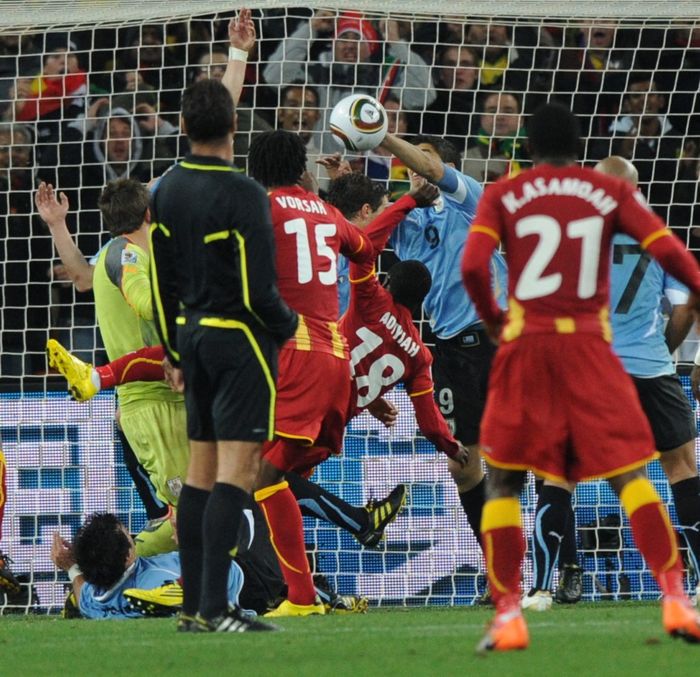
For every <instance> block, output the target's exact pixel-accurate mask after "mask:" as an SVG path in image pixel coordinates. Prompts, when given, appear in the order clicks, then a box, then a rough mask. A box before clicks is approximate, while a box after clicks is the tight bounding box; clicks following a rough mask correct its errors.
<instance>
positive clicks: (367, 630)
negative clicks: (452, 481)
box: [0, 602, 700, 677]
mask: <svg viewBox="0 0 700 677" xmlns="http://www.w3.org/2000/svg"><path fill="white" fill-rule="evenodd" d="M491 614H492V612H491V611H490V610H486V609H478V608H469V607H467V608H451V609H442V608H427V609H426V608H420V609H416V608H413V609H389V610H378V609H372V610H370V612H369V613H368V614H366V615H346V616H337V615H336V616H326V617H312V618H292V619H283V620H282V621H278V622H277V624H278V625H279V626H281V627H282V628H283V630H284V631H283V632H279V633H269V634H268V633H264V634H253V633H250V634H244V635H213V634H212V635H189V634H187V635H182V634H177V633H176V632H175V627H174V621H173V620H170V619H144V620H133V621H86V620H77V621H66V620H63V619H60V618H55V617H42V616H32V617H19V616H14V617H13V616H4V617H0V674H2V675H59V676H68V675H91V676H92V675H129V676H130V677H135V676H137V675H187V676H188V677H193V676H195V675H209V674H211V675H236V676H241V677H242V676H248V675H251V676H252V675H271V676H275V677H276V676H278V675H296V676H306V675H309V676H316V677H319V676H322V675H332V676H333V677H341V676H344V675H353V676H356V677H365V676H367V675H386V676H390V675H401V676H404V675H406V676H408V675H410V676H413V675H435V676H436V677H437V676H439V677H442V676H444V675H477V676H478V677H488V675H498V676H499V677H511V676H517V677H521V676H523V677H525V676H527V675H537V676H538V677H547V676H548V675H564V676H566V675H596V676H597V677H599V676H606V675H615V676H616V677H624V676H626V675H634V676H635V677H645V676H646V675H666V676H668V675H673V674H677V675H692V674H698V665H700V645H696V646H692V645H689V644H686V643H684V642H682V641H680V640H673V639H671V638H669V637H666V636H665V635H664V633H663V631H662V629H661V622H660V616H661V614H660V609H659V607H658V605H656V604H644V603H622V602H619V603H598V604H580V605H577V606H575V607H555V608H554V609H553V610H552V611H550V612H548V613H540V614H537V613H528V615H527V619H528V623H529V626H530V634H531V645H530V648H529V649H528V650H527V651H524V652H514V653H508V654H490V655H488V656H486V657H479V656H476V655H475V654H474V646H475V644H476V642H477V641H478V640H479V639H480V637H481V634H482V630H483V628H484V624H485V623H486V621H487V620H488V619H489V618H490V617H491Z"/></svg>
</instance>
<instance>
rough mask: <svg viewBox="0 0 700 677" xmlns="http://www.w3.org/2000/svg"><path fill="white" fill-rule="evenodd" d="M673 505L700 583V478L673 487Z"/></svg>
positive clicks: (677, 483)
mask: <svg viewBox="0 0 700 677" xmlns="http://www.w3.org/2000/svg"><path fill="white" fill-rule="evenodd" d="M671 492H672V493H673V503H674V504H675V506H676V514H677V515H678V521H679V522H680V523H681V530H682V532H683V538H685V542H686V543H687V544H688V554H689V555H690V561H691V563H692V565H693V568H694V569H695V576H696V578H697V579H698V580H697V582H698V583H700V569H699V568H698V567H699V566H700V478H698V477H690V478H689V479H687V480H681V481H680V482H676V483H675V484H672V485H671Z"/></svg>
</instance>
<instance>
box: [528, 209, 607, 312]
mask: <svg viewBox="0 0 700 677" xmlns="http://www.w3.org/2000/svg"><path fill="white" fill-rule="evenodd" d="M603 224H604V221H603V217H602V216H588V217H586V218H585V219H576V220H574V221H569V223H567V224H566V227H565V230H566V237H568V238H569V239H571V240H581V262H580V266H579V273H578V288H577V294H578V297H579V298H580V299H589V298H591V297H592V296H593V295H594V294H595V292H596V289H597V286H598V266H599V264H600V241H601V235H602V233H603ZM562 230H563V229H562V226H561V225H560V224H559V221H557V220H556V219H555V218H553V217H551V216H547V215H546V214H535V215H533V216H526V217H525V218H522V219H520V220H519V221H518V222H517V223H516V224H515V234H516V235H517V236H518V237H519V238H524V237H527V236H528V235H537V236H538V238H539V240H538V241H537V245H536V246H535V250H534V251H533V252H532V255H531V256H530V259H529V261H528V262H527V263H526V264H525V267H524V268H523V272H522V273H521V275H520V279H519V280H518V284H517V285H516V287H515V296H516V298H518V299H520V300H521V301H527V300H529V299H538V298H541V297H543V296H549V295H550V294H553V293H554V292H555V291H557V289H559V287H561V283H562V280H563V276H562V274H561V273H550V274H548V275H545V274H544V271H545V270H546V269H547V267H548V266H549V264H550V263H551V262H552V259H553V258H554V256H555V254H556V253H557V250H558V249H559V244H560V243H561V238H562Z"/></svg>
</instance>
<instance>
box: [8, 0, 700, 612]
mask: <svg viewBox="0 0 700 677" xmlns="http://www.w3.org/2000/svg"><path fill="white" fill-rule="evenodd" d="M2 4H3V7H2V12H0V228H1V229H2V232H1V233H0V243H1V246H2V255H1V256H0V271H1V272H0V280H1V283H2V303H1V304H0V306H1V308H0V339H1V341H2V354H1V356H0V360H1V362H0V387H1V391H0V426H1V433H2V440H3V448H4V452H5V456H6V458H7V465H8V470H7V496H6V505H5V516H4V522H3V523H2V540H0V549H1V550H2V551H3V552H5V553H6V554H9V555H10V556H11V557H12V558H13V560H14V563H13V565H12V569H13V571H15V572H16V573H17V574H19V575H21V576H24V580H25V581H27V582H29V583H31V584H32V585H33V586H34V587H35V589H36V592H37V595H38V598H37V599H38V601H37V602H36V604H34V603H33V602H31V600H29V602H28V603H27V604H25V605H24V607H22V605H19V608H26V607H28V606H33V605H34V606H38V608H41V609H43V610H46V609H55V608H56V607H58V606H60V605H61V603H62V597H63V582H64V577H63V576H62V575H58V574H57V573H56V571H55V570H54V568H53V566H52V565H51V562H50V558H49V550H50V537H51V534H52V532H53V531H55V530H56V529H59V530H60V531H61V532H62V533H64V535H66V536H70V535H71V534H72V532H73V531H74V530H75V528H76V527H77V526H78V525H79V524H80V523H81V521H82V520H83V519H84V517H85V516H86V515H87V514H89V513H90V512H92V511H94V510H98V509H99V510H113V511H115V512H117V513H118V514H119V515H120V516H121V517H122V518H123V519H124V520H125V522H126V523H127V524H128V525H129V527H130V528H131V529H132V530H134V531H135V530H138V529H139V528H140V527H141V526H142V525H143V523H144V521H145V513H144V511H143V508H142V505H141V503H140V501H139V498H138V495H137V493H136V492H135V490H134V489H133V486H132V483H131V480H130V478H129V475H128V473H127V471H126V469H125V467H124V464H123V460H122V455H121V448H120V445H119V444H118V442H117V441H116V438H115V429H114V409H115V402H114V397H113V394H112V393H104V394H102V395H100V396H99V397H98V398H96V399H95V400H94V401H93V402H91V403H90V404H86V405H80V404H77V403H74V402H71V401H69V400H68V399H67V397H66V395H65V393H64V391H63V390H62V388H63V385H62V384H61V382H60V381H59V380H58V379H57V378H55V377H52V376H51V375H50V374H48V373H47V366H46V361H45V357H44V345H45V342H46V339H47V338H48V337H50V336H52V337H56V338H58V339H59V340H60V341H61V342H62V343H63V344H64V345H66V346H68V347H70V348H72V349H73V350H75V351H76V352H77V354H78V355H79V356H81V357H83V358H85V359H87V360H89V361H91V362H96V363H100V362H102V361H103V360H104V355H103V352H102V350H101V346H100V339H99V333H98V332H97V330H96V326H95V318H94V309H93V303H92V297H91V294H90V292H89V291H78V290H77V289H76V288H75V287H74V286H73V285H72V284H71V283H70V282H69V281H67V280H66V274H65V270H64V269H63V268H62V267H61V266H60V262H59V260H58V258H57V254H56V250H55V249H54V246H53V244H52V239H51V235H50V233H49V232H48V230H47V228H46V226H45V225H44V224H43V223H42V222H41V220H40V219H39V218H38V215H37V214H36V211H35V209H34V208H33V192H34V190H35V188H36V186H37V184H38V182H39V181H41V180H45V181H50V182H51V183H53V184H57V185H58V186H59V187H60V188H61V189H62V190H64V191H65V192H66V194H67V195H68V197H69V200H70V203H71V211H70V214H69V217H68V223H69V227H70V229H71V231H72V234H73V236H74V238H75V241H76V242H77V244H78V246H79V247H80V249H81V251H82V252H83V254H84V255H85V256H86V257H90V256H92V255H93V254H95V253H96V252H97V251H98V249H99V248H100V246H101V245H102V244H103V243H104V242H105V241H106V239H107V235H106V233H105V232H104V230H103V228H102V224H101V222H100V218H99V214H98V211H97V207H96V200H97V196H98V195H99V192H100V190H101V188H102V187H103V186H104V184H105V182H106V181H107V180H109V179H111V178H115V177H118V176H124V175H129V176H134V177H137V178H139V179H140V180H142V181H144V182H145V181H148V180H150V179H151V178H153V177H154V176H158V175H159V174H160V173H162V172H163V171H164V170H165V169H166V168H167V167H168V166H170V165H171V164H172V163H173V162H174V161H176V160H177V159H178V158H179V157H181V155H182V153H183V150H184V147H185V146H184V142H183V139H182V138H181V136H180V134H179V130H178V111H179V103H180V96H181V92H182V90H183V88H184V87H185V86H186V85H187V84H189V83H191V82H193V81H194V80H196V79H198V78H202V77H221V75H222V73H223V69H224V67H225V64H226V61H227V56H226V54H227V47H228V38H227V24H228V20H229V18H230V16H231V15H232V14H233V11H234V10H235V8H236V7H237V6H241V4H242V3H237V2H234V3H230V2H229V3H224V2H211V1H201V2H183V1H176V0H172V1H169V2H165V1H162V2H161V1H159V0H154V1H151V2H135V1H122V2H89V1H86V2H77V1H76V2H69V1H65V2H41V1H38V2H31V1H22V2H4V3H2ZM248 6H250V7H252V8H253V9H254V18H255V21H256V26H257V33H258V41H257V46H256V50H255V53H254V55H253V56H252V57H251V59H250V61H249V64H248V67H247V71H246V79H245V85H244V88H243V93H242V97H241V102H240V107H239V116H238V125H239V131H238V133H237V136H236V142H235V157H236V162H237V164H238V165H239V167H240V168H241V169H242V170H245V168H246V153H247V149H248V146H249V144H250V140H251V138H252V136H253V135H254V134H256V133H258V132H260V131H262V130H267V129H271V128H276V127H283V128H285V129H293V130H298V131H300V132H301V133H302V135H303V136H304V139H305V141H306V143H307V149H308V154H309V160H310V162H309V167H310V168H312V169H313V171H314V172H315V173H316V174H317V176H318V180H319V184H320V188H321V189H322V190H323V189H325V188H326V187H327V183H328V179H327V177H326V176H325V174H324V173H323V172H322V171H319V169H318V166H317V165H316V164H315V163H314V160H315V159H317V158H318V157H319V155H321V154H323V153H326V152H329V151H331V150H335V147H334V146H333V145H332V140H331V139H329V138H328V135H327V133H326V132H325V118H326V116H327V114H328V111H329V109H330V107H332V105H333V104H334V103H335V101H337V100H338V99H339V98H341V97H342V96H344V95H345V94H347V93H350V92H351V91H365V92H370V93H372V94H376V95H379V96H380V97H381V98H382V100H383V101H384V103H385V106H386V107H387V110H388V111H389V112H390V119H391V128H392V131H395V132H396V133H398V134H401V135H406V136H410V135H412V134H415V133H418V132H424V133H431V134H437V135H440V136H445V137H447V138H449V139H450V140H451V141H453V142H454V143H455V145H456V146H457V147H458V148H459V150H460V152H461V154H462V167H461V168H462V170H463V171H464V172H465V173H467V174H470V175H471V176H473V177H475V178H476V179H478V180H479V181H482V182H489V181H493V180H494V179H495V178H497V177H499V176H501V175H503V174H504V173H508V172H514V171H518V170H519V169H520V168H522V167H527V166H528V163H529V161H530V160H529V157H528V155H527V149H526V146H525V144H524V143H523V136H524V124H525V120H526V116H527V114H528V113H530V112H531V111H532V110H533V109H534V107H536V106H537V105H538V104H539V103H540V102H542V101H545V100H547V99H549V98H556V99H558V100H561V101H563V102H565V103H567V104H569V105H571V106H572V107H573V109H574V110H575V111H576V112H577V113H578V114H579V115H580V118H581V121H582V125H583V128H584V132H585V147H584V158H583V159H584V161H585V162H587V163H591V162H594V161H596V160H598V159H600V158H602V157H605V156H606V155H609V154H610V153H616V154H620V155H624V156H626V157H628V158H630V159H632V160H633V161H634V162H635V164H636V165H637V167H638V169H639V172H640V180H641V186H642V189H643V191H644V192H645V194H646V195H647V197H648V199H649V202H650V203H651V205H652V206H653V208H654V209H655V210H656V211H657V212H658V213H659V214H661V215H662V216H663V217H664V218H666V219H667V220H668V222H669V224H670V225H671V227H672V228H673V229H674V231H675V232H676V233H677V234H678V235H679V237H681V239H682V240H683V241H684V242H685V243H686V244H687V245H688V247H689V248H690V249H691V250H693V251H698V250H700V207H699V206H698V194H697V192H698V185H699V181H698V178H699V176H700V98H699V96H698V90H699V89H700V3H698V2H664V1H655V2H615V3H607V5H600V4H599V3H591V2H563V1H562V2H557V3H551V2H536V1H532V2H527V1H524V0H523V1H522V2H518V1H517V0H511V1H510V2H501V3H498V6H497V7H496V6H495V5H494V3H492V2H488V3H487V2H460V1H458V2H450V3H442V2H420V3H419V2H417V1H412V0H406V1H404V2H385V3H382V10H383V11H382V12H379V11H378V3H376V2H370V1H369V0H365V1H364V2H363V1H361V0H356V1H355V2H347V3H346V2H335V3H334V2H319V3H314V2H310V3H308V5H307V6H305V7H294V8H291V7H289V6H288V5H287V4H285V3H282V2H276V1H268V2H251V3H248ZM448 6H449V7H448ZM496 12H497V15H495V13H496ZM358 35H359V36H361V40H359V41H358V40H357V39H356V38H357V36H358ZM351 160H352V162H353V165H354V166H355V168H356V169H358V170H362V171H365V172H367V173H368V175H369V176H371V177H372V178H373V179H375V180H377V181H381V182H384V183H385V184H386V186H387V188H388V189H389V190H390V192H391V194H392V195H393V196H394V197H396V196H399V195H401V194H402V192H404V191H405V190H406V189H407V181H406V168H405V167H404V166H403V165H401V163H400V162H397V161H396V160H395V159H393V158H391V157H388V156H386V155H382V154H381V153H380V152H372V153H366V154H364V155H360V156H355V157H353V158H351ZM203 199H206V196H204V198H203ZM696 344H697V338H696V337H695V335H694V334H692V335H691V338H690V339H689V341H687V342H686V344H684V346H683V347H682V348H681V350H680V354H679V358H680V359H681V361H683V360H686V361H687V360H688V359H692V356H693V355H694V352H695V347H696ZM686 385H687V382H686ZM688 394H690V393H689V391H688ZM396 397H397V398H398V399H397V401H398V402H399V403H400V408H401V411H402V418H401V421H400V424H399V425H398V426H397V428H396V430H394V431H393V432H391V433H387V432H386V431H383V430H380V429H379V428H378V427H377V426H376V424H375V423H374V422H373V421H372V420H370V419H369V417H361V418H359V419H357V420H355V421H354V422H353V423H352V425H351V426H350V428H349V430H348V435H347V439H346V453H345V456H344V457H343V458H342V459H334V460H332V461H329V462H328V463H327V464H325V465H324V466H323V467H322V468H321V469H320V471H319V473H318V476H317V478H318V480H319V481H320V482H322V483H323V484H324V485H325V486H326V487H327V488H329V489H331V490H332V491H334V492H336V493H338V494H340V495H342V496H343V497H345V498H346V499H348V500H350V501H351V502H353V503H355V504H363V503H365V502H366V501H367V500H368V499H369V498H371V497H380V496H383V495H384V494H385V493H386V492H387V491H388V490H389V489H390V488H391V487H392V486H393V485H394V484H395V483H396V482H406V483H408V484H409V486H410V496H409V501H408V506H407V508H406V510H405V511H404V512H403V514H402V515H401V516H400V517H399V519H398V520H397V522H396V523H394V524H393V525H392V526H391V527H390V528H389V530H388V537H387V539H386V541H385V543H384V544H383V545H382V546H381V547H380V548H379V549H378V550H376V551H362V550H361V549H360V548H359V546H358V545H357V544H356V542H355V541H354V540H353V539H352V538H351V537H350V536H348V535H347V534H344V533H342V532H340V531H339V530H338V529H336V528H334V527H330V526H328V525H325V524H321V523H318V522H311V521H308V522H307V538H308V541H309V543H310V545H312V546H313V547H314V549H315V550H316V560H317V563H318V566H319V569H320V570H321V571H322V572H323V573H325V574H326V575H327V576H328V577H329V578H330V579H331V582H332V583H333V584H335V585H336V586H337V587H338V588H339V589H340V590H341V591H342V592H348V593H350V592H358V593H360V594H366V595H368V596H370V597H371V598H372V599H373V600H375V601H377V602H378V603H382V604H468V603H472V602H473V601H474V599H475V598H476V597H477V595H478V594H479V592H480V591H481V589H482V586H483V578H482V576H481V573H482V572H483V571H484V566H483V562H482V560H481V555H480V552H479V550H478V548H477V545H476V541H475V539H474V538H473V536H472V534H471V531H470V529H469V527H468V525H467V522H466V519H465V518H464V515H463V513H462V510H461V507H460V505H459V501H458V498H457V495H456V490H455V488H454V485H453V483H452V482H451V480H450V479H449V475H448V473H447V469H446V466H445V463H444V461H443V459H442V458H438V457H436V456H435V454H434V451H433V449H432V448H431V446H430V445H429V444H428V443H427V442H426V441H425V440H424V439H422V438H421V437H420V436H419V435H418V433H417V431H416V425H415V420H414V418H413V416H412V414H411V413H410V406H409V405H408V404H407V400H406V398H405V397H404V395H403V393H402V392H399V393H397V394H396ZM651 474H652V477H653V479H654V481H655V482H656V484H657V487H658V488H659V490H660V492H661V493H662V495H663V496H664V498H666V499H668V497H669V491H668V489H667V487H666V484H665V481H664V480H663V479H662V474H661V471H660V469H659V468H658V467H652V470H651ZM0 500H2V499H1V498H0ZM534 502H535V495H534V490H533V488H532V486H528V488H527V491H526V493H525V495H524V505H525V507H526V525H527V527H528V528H531V523H532V511H533V508H534ZM576 513H577V522H578V527H579V545H580V546H581V549H580V560H581V563H582V564H583V565H584V567H585V571H586V574H585V577H584V592H585V595H586V597H587V598H589V599H600V598H627V597H634V598H639V597H654V596H655V595H656V594H657V591H656V588H655V585H654V583H653V581H652V579H651V576H650V574H649V572H648V571H647V570H646V569H645V568H644V566H643V563H642V562H641V559H640V558H639V556H638V555H637V554H636V552H635V551H634V550H633V547H632V541H631V537H630V534H629V530H628V529H627V528H626V522H625V520H624V518H623V519H621V521H620V511H619V507H618V504H617V501H616V500H615V498H614V496H613V495H612V493H611V492H610V491H609V490H608V489H607V487H606V486H603V485H602V484H598V483H589V484H586V485H583V486H581V487H580V488H579V489H578V491H577V501H576ZM615 520H617V523H616V521H615ZM616 524H618V525H619V524H621V526H616ZM586 529H587V530H588V531H589V533H593V531H594V530H596V531H595V533H596V534H597V535H598V536H599V537H601V538H603V539H608V540H607V541H605V542H606V543H607V545H606V546H605V549H602V550H600V549H599V550H598V551H595V550H585V549H583V546H584V545H585V544H588V543H589V539H585V543H584V541H583V539H582V533H584V531H585V530H586ZM601 529H602V531H601ZM613 546H614V547H613ZM525 575H526V579H527V578H528V577H529V575H530V574H529V569H528V570H526V574H525ZM3 605H4V600H3V598H2V594H1V593H0V608H3Z"/></svg>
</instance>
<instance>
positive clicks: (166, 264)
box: [150, 211, 180, 365]
mask: <svg viewBox="0 0 700 677" xmlns="http://www.w3.org/2000/svg"><path fill="white" fill-rule="evenodd" d="M153 215H155V211H153ZM150 238H151V293H152V294H153V309H154V319H155V320H156V323H155V324H156V330H157V331H158V336H159V337H160V341H161V343H162V344H163V347H164V348H165V352H166V353H167V355H168V357H169V359H170V361H171V362H172V363H173V364H174V365H177V364H179V362H180V353H179V352H178V350H177V341H176V339H177V325H176V320H177V316H178V314H179V312H180V299H179V293H178V284H177V268H176V259H175V252H174V249H175V246H174V243H173V237H172V233H171V232H170V230H169V228H168V227H167V226H166V225H165V224H163V223H158V221H157V219H154V220H153V222H152V224H151V230H150Z"/></svg>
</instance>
